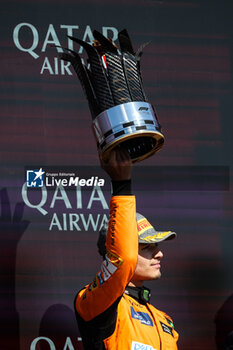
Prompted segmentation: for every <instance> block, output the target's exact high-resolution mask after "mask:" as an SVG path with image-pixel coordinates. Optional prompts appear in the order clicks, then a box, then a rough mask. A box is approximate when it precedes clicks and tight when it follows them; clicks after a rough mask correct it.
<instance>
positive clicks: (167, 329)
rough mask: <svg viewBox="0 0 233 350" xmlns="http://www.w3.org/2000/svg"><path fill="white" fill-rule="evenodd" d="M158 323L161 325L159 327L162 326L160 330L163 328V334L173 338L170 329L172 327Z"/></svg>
mask: <svg viewBox="0 0 233 350" xmlns="http://www.w3.org/2000/svg"><path fill="white" fill-rule="evenodd" d="M160 323H161V326H162V328H163V331H164V332H165V333H168V334H170V335H171V336H172V337H173V332H172V331H173V329H172V327H169V326H168V325H167V324H165V323H163V322H161V321H160Z"/></svg>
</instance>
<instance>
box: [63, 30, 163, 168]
mask: <svg viewBox="0 0 233 350" xmlns="http://www.w3.org/2000/svg"><path fill="white" fill-rule="evenodd" d="M93 35H94V38H95V41H94V44H93V45H89V44H88V43H86V42H84V41H82V40H79V39H77V38H74V37H70V36H69V38H70V39H72V40H73V41H74V42H76V43H78V44H79V45H81V46H82V47H83V48H84V49H85V50H86V52H87V55H88V62H89V64H90V67H89V68H87V66H86V65H85V64H83V63H82V61H81V58H80V56H79V55H78V54H77V53H76V52H74V51H72V50H69V49H67V52H66V53H63V54H61V56H60V57H61V59H63V60H66V61H69V62H71V64H72V66H73V68H74V70H75V72H76V73H77V76H78V78H79V80H80V82H81V85H82V87H83V90H84V92H85V95H86V97H87V100H88V103H89V108H90V111H91V114H92V119H93V122H92V127H93V131H94V134H95V137H96V140H97V148H98V151H99V153H100V157H101V158H103V159H107V158H108V156H109V154H110V151H111V150H112V149H114V148H115V147H116V146H118V145H119V144H121V145H122V146H124V148H125V149H127V150H128V152H129V155H130V157H131V159H132V161H133V162H138V161H141V160H143V159H146V158H148V157H149V156H151V155H153V154H154V153H156V152H157V151H159V150H160V148H161V147H162V146H163V143H164V136H163V134H162V133H161V127H160V124H159V122H158V119H157V116H156V112H155V110H154V108H153V106H152V105H151V104H150V103H148V102H147V99H146V96H145V93H144V89H143V85H142V79H141V73H140V58H141V55H142V50H141V49H139V50H138V51H137V52H136V53H135V52H134V50H133V47H132V43H131V41H130V38H129V35H128V33H127V31H126V30H125V29H124V30H122V31H121V32H119V34H118V41H119V46H120V49H118V48H117V47H116V46H115V45H113V43H112V42H111V41H110V40H109V39H107V38H105V37H104V36H103V35H102V34H101V33H99V32H98V31H96V30H95V31H94V32H93Z"/></svg>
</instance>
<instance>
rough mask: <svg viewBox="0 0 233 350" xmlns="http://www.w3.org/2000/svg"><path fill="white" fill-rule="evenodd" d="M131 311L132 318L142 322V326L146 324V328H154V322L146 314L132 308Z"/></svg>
mask: <svg viewBox="0 0 233 350" xmlns="http://www.w3.org/2000/svg"><path fill="white" fill-rule="evenodd" d="M130 310H131V317H132V318H134V319H136V320H139V321H140V322H141V324H144V325H146V326H153V321H152V319H151V318H150V316H149V315H148V314H147V313H146V312H141V311H140V312H138V311H135V310H134V308H133V307H132V306H131V307H130Z"/></svg>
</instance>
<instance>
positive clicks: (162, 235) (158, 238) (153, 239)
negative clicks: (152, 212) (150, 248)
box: [138, 231, 176, 244]
mask: <svg viewBox="0 0 233 350" xmlns="http://www.w3.org/2000/svg"><path fill="white" fill-rule="evenodd" d="M142 236H143V237H142ZM142 236H139V238H138V242H139V243H147V244H148V243H159V242H162V241H166V240H171V239H173V238H175V237H176V233H175V232H172V231H162V232H155V233H154V234H150V233H148V234H147V235H145V233H144V235H143V234H142Z"/></svg>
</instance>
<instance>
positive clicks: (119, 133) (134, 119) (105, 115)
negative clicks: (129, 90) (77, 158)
mask: <svg viewBox="0 0 233 350" xmlns="http://www.w3.org/2000/svg"><path fill="white" fill-rule="evenodd" d="M92 126H93V131H94V134H95V137H96V140H97V147H98V150H99V153H100V156H101V157H102V158H103V159H107V158H108V156H109V153H110V151H111V150H112V149H113V148H115V147H116V146H118V145H119V144H120V145H122V146H123V147H124V148H126V149H127V150H128V152H129V154H130V157H131V159H132V161H133V162H139V161H141V160H143V159H146V158H148V157H150V156H151V155H153V154H154V153H156V152H158V151H159V150H160V149H161V147H162V146H163V143H164V136H163V134H162V133H161V132H160V126H159V124H158V121H157V118H156V116H155V113H154V110H153V107H152V106H151V104H149V103H147V102H128V103H124V104H121V105H117V106H114V107H112V108H109V109H107V110H106V111H104V112H102V113H100V114H99V115H98V116H97V117H96V118H95V119H94V121H93V124H92Z"/></svg>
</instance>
